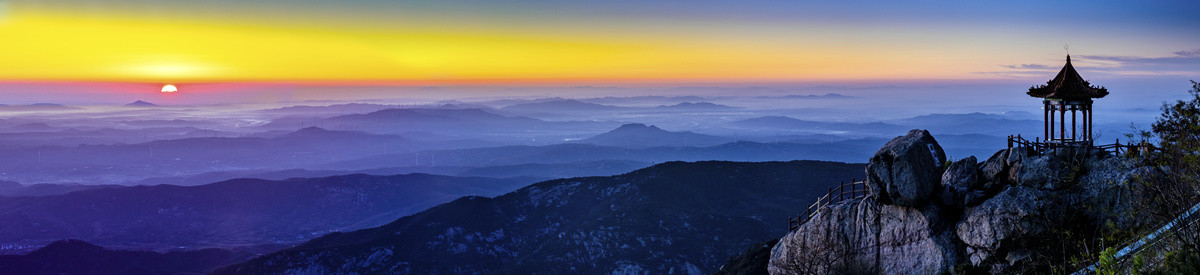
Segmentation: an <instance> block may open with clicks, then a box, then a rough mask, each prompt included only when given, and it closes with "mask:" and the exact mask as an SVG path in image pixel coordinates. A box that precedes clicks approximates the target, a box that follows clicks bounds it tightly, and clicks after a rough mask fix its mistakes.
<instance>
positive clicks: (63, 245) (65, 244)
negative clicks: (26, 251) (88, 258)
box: [34, 239, 104, 254]
mask: <svg viewBox="0 0 1200 275" xmlns="http://www.w3.org/2000/svg"><path fill="white" fill-rule="evenodd" d="M97 251H104V248H103V247H100V246H98V245H94V244H91V243H88V242H85V241H81V240H76V239H66V240H61V241H55V242H53V243H50V244H49V245H46V246H45V247H42V248H40V249H38V250H37V251H35V252H34V253H37V254H76V253H80V252H97Z"/></svg>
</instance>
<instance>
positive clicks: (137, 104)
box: [125, 100, 158, 107]
mask: <svg viewBox="0 0 1200 275" xmlns="http://www.w3.org/2000/svg"><path fill="white" fill-rule="evenodd" d="M154 106H158V104H154V103H150V102H147V101H143V100H138V101H134V102H133V103H129V104H125V107H154Z"/></svg>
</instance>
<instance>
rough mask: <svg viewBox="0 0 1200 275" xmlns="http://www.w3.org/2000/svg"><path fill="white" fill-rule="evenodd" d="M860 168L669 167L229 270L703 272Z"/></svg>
mask: <svg viewBox="0 0 1200 275" xmlns="http://www.w3.org/2000/svg"><path fill="white" fill-rule="evenodd" d="M863 169H864V167H863V165H862V164H845V163H834V162H821V161H790V162H763V163H740V162H724V161H706V162H696V163H684V162H669V163H663V164H659V165H655V166H652V167H649V168H645V169H640V170H637V171H634V172H630V173H627V174H623V175H617V176H610V177H586V178H571V179H559V180H552V181H546V182H541V183H537V184H534V185H530V186H527V187H524V188H521V189H519V190H517V191H514V192H511V193H508V194H505V195H501V196H498V197H495V198H488V197H480V196H471V197H464V198H460V199H457V200H455V201H452V202H450V203H446V204H443V205H439V206H437V207H434V208H431V209H429V210H426V211H422V212H420V213H417V214H415V215H412V216H407V217H404V218H400V219H398V220H395V221H394V222H391V223H388V224H386V225H383V226H380V227H375V228H370V229H363V230H358V231H353V232H346V233H331V234H328V235H325V236H322V237H320V238H317V239H313V240H311V241H308V242H305V243H303V244H301V245H298V246H295V247H293V248H289V249H286V250H283V251H279V252H275V253H271V254H268V255H264V256H261V257H258V258H255V259H253V260H250V261H247V262H244V263H241V264H237V265H233V266H229V267H225V268H222V269H220V270H218V271H217V273H219V274H234V273H237V274H262V273H368V274H371V273H421V274H430V273H433V274H438V273H590V274H594V273H646V272H648V273H692V274H695V273H702V272H712V271H715V270H717V268H718V267H719V266H720V265H721V264H723V263H725V262H726V260H727V259H729V258H730V256H733V255H735V254H737V253H738V252H740V251H742V250H744V249H745V248H746V247H748V246H750V245H752V244H754V243H758V242H760V241H763V240H766V239H770V238H774V237H776V236H778V235H781V234H783V233H784V232H786V231H787V227H786V226H785V225H784V223H783V221H786V220H787V217H789V216H792V215H795V214H796V211H798V209H802V208H803V207H804V206H805V205H807V204H808V203H810V202H811V201H812V200H813V199H814V198H816V197H817V196H819V195H821V194H824V193H825V191H826V188H827V187H830V186H835V185H836V184H837V182H839V181H842V180H849V178H850V177H854V176H861V175H862V172H863Z"/></svg>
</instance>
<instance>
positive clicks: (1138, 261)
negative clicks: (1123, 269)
mask: <svg viewBox="0 0 1200 275" xmlns="http://www.w3.org/2000/svg"><path fill="white" fill-rule="evenodd" d="M1145 267H1146V260H1145V259H1142V255H1137V256H1133V270H1130V271H1129V273H1130V274H1132V275H1142V268H1145Z"/></svg>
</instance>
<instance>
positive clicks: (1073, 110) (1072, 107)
mask: <svg viewBox="0 0 1200 275" xmlns="http://www.w3.org/2000/svg"><path fill="white" fill-rule="evenodd" d="M1076 109H1078V107H1076V105H1074V104H1072V105H1071V141H1076V138H1075V128H1076V127H1078V126H1077V125H1076V124H1075V110H1076Z"/></svg>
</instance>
